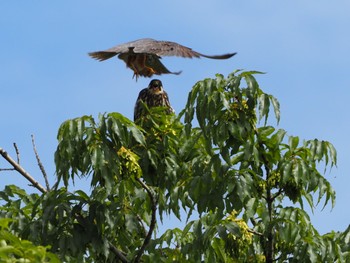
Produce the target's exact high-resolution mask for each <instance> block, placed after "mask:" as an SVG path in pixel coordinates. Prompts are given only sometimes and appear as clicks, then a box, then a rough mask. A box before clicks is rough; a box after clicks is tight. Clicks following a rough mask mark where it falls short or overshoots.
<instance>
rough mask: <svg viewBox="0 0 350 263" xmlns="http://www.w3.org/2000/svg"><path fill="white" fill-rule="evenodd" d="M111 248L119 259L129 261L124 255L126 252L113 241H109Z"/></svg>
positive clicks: (124, 262) (126, 262) (124, 261)
mask: <svg viewBox="0 0 350 263" xmlns="http://www.w3.org/2000/svg"><path fill="white" fill-rule="evenodd" d="M109 248H110V250H112V252H113V253H114V254H115V255H116V256H117V257H118V258H119V260H120V261H121V262H123V263H128V262H129V261H128V259H127V258H126V257H125V256H124V254H123V253H122V252H121V251H120V250H119V249H118V248H116V247H115V246H114V245H113V244H112V243H111V242H109Z"/></svg>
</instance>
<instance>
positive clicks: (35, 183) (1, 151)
mask: <svg viewBox="0 0 350 263" xmlns="http://www.w3.org/2000/svg"><path fill="white" fill-rule="evenodd" d="M0 154H1V155H2V157H3V158H4V159H5V160H6V161H7V162H8V163H9V164H11V165H12V167H13V169H14V170H16V171H17V172H19V173H20V174H21V175H23V176H24V177H25V178H26V179H27V180H28V181H29V182H31V184H32V185H33V186H34V187H35V188H36V189H38V190H39V191H40V192H42V193H46V192H47V190H46V189H45V188H44V187H43V186H42V185H41V184H40V183H39V182H38V181H36V180H35V179H34V178H33V177H32V176H31V175H30V174H29V173H28V172H27V171H26V170H24V169H23V167H22V166H20V165H19V164H18V163H17V162H16V161H15V160H13V159H12V158H11V156H10V155H8V153H7V152H6V151H5V150H4V149H2V148H0ZM18 156H19V155H17V158H18ZM11 169H12V168H11Z"/></svg>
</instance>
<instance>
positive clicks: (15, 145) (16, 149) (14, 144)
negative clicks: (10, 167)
mask: <svg viewBox="0 0 350 263" xmlns="http://www.w3.org/2000/svg"><path fill="white" fill-rule="evenodd" d="M13 147H14V148H15V151H16V156H17V163H18V164H19V150H18V147H17V144H16V143H15V142H14V143H13Z"/></svg>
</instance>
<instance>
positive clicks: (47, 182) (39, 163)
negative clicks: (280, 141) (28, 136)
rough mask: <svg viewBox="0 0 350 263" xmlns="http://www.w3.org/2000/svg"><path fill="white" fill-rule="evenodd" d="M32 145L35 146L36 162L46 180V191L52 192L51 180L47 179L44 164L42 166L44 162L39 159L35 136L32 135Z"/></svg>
mask: <svg viewBox="0 0 350 263" xmlns="http://www.w3.org/2000/svg"><path fill="white" fill-rule="evenodd" d="M32 144H33V150H34V153H35V157H36V160H37V162H38V165H39V168H40V171H41V173H42V174H43V176H44V179H45V184H46V189H47V191H50V184H49V180H48V179H47V174H46V171H45V168H44V166H43V164H42V162H41V160H40V158H39V154H38V152H37V150H36V146H35V141H34V135H33V134H32Z"/></svg>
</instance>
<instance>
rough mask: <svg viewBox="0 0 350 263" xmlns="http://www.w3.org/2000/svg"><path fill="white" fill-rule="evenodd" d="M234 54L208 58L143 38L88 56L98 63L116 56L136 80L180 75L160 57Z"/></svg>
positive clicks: (163, 42)
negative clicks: (166, 65) (132, 72)
mask: <svg viewBox="0 0 350 263" xmlns="http://www.w3.org/2000/svg"><path fill="white" fill-rule="evenodd" d="M235 54H236V53H229V54H225V55H218V56H208V55H204V54H201V53H198V52H196V51H194V50H192V49H191V48H188V47H185V46H182V45H180V44H178V43H175V42H170V41H158V40H154V39H151V38H143V39H139V40H135V41H131V42H128V43H125V44H121V45H118V46H115V47H112V48H110V49H107V50H104V51H97V52H91V53H89V55H90V56H91V57H93V58H95V59H97V60H99V61H103V60H106V59H109V58H111V57H114V56H116V55H118V58H119V59H121V60H123V61H124V62H125V63H126V66H127V67H128V68H130V69H132V70H133V71H134V77H136V80H137V78H138V77H139V76H143V77H152V76H153V75H154V74H156V75H161V74H176V75H178V74H180V73H181V71H179V72H171V71H169V70H168V69H167V68H166V67H165V66H164V65H163V64H162V62H160V59H161V56H178V57H184V58H193V57H195V58H199V57H206V58H212V59H227V58H230V57H232V56H234V55H235Z"/></svg>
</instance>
